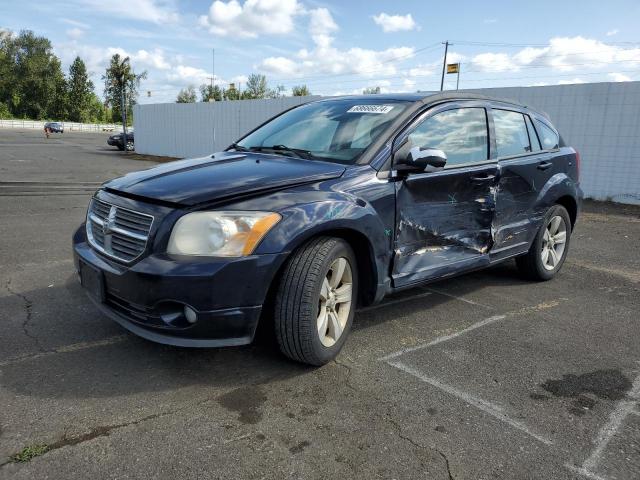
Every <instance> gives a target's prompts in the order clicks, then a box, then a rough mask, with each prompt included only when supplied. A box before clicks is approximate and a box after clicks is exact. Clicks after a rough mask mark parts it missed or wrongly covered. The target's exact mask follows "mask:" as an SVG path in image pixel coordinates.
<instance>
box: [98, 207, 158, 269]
mask: <svg viewBox="0 0 640 480" xmlns="http://www.w3.org/2000/svg"><path fill="white" fill-rule="evenodd" d="M152 223H153V217H152V216H151V215H147V214H146V213H140V212H135V211H133V210H129V209H127V208H123V207H118V206H116V205H111V204H110V203H107V202H103V201H102V200H98V199H97V198H94V199H92V200H91V205H89V212H88V214H87V238H88V239H89V243H90V244H91V246H93V248H95V249H96V250H98V251H99V252H101V253H104V254H105V255H108V256H109V257H113V258H116V259H118V260H122V261H125V262H132V261H134V260H135V259H136V258H138V257H139V256H140V255H142V253H143V252H144V249H145V247H146V246H147V240H148V238H149V231H150V230H151V224H152Z"/></svg>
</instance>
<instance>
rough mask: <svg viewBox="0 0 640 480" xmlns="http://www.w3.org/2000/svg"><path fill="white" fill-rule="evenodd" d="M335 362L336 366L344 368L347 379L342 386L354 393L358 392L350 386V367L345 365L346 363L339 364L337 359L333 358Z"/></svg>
mask: <svg viewBox="0 0 640 480" xmlns="http://www.w3.org/2000/svg"><path fill="white" fill-rule="evenodd" d="M333 361H334V362H335V364H336V365H338V366H340V367H342V368H345V369H346V370H347V378H346V380H345V382H344V384H345V385H346V386H347V387H349V388H350V389H351V390H353V391H354V392H359V391H360V390H359V389H358V388H356V387H354V386H353V385H351V373H352V372H351V367H350V366H349V365H347V364H346V363H343V362H341V361H340V360H338V359H337V358H335V359H334V360H333Z"/></svg>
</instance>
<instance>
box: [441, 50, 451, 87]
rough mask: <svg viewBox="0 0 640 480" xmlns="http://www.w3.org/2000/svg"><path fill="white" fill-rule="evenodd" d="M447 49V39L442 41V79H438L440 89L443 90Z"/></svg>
mask: <svg viewBox="0 0 640 480" xmlns="http://www.w3.org/2000/svg"><path fill="white" fill-rule="evenodd" d="M448 51H449V40H447V41H446V42H444V60H443V61H442V80H441V81H440V91H442V90H444V74H445V73H446V70H447V52H448Z"/></svg>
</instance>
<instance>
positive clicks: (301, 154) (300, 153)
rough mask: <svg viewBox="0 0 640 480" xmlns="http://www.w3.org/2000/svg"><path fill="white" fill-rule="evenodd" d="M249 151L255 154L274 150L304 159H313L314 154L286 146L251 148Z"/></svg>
mask: <svg viewBox="0 0 640 480" xmlns="http://www.w3.org/2000/svg"><path fill="white" fill-rule="evenodd" d="M249 150H252V151H254V152H261V151H262V150H273V151H274V152H290V153H293V154H294V155H295V156H297V157H299V158H304V159H310V158H313V153H311V152H310V151H309V150H304V149H302V148H291V147H287V146H286V145H273V146H271V147H265V146H258V147H249Z"/></svg>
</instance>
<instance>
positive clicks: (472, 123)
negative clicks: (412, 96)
mask: <svg viewBox="0 0 640 480" xmlns="http://www.w3.org/2000/svg"><path fill="white" fill-rule="evenodd" d="M409 141H410V142H411V144H412V145H413V146H417V147H423V148H437V149H440V150H442V151H443V152H444V153H446V154H447V165H448V166H449V165H460V164H463V163H473V162H482V161H485V160H487V159H488V158H489V152H488V135H487V114H486V112H485V109H484V108H457V109H454V110H446V111H444V112H440V113H436V114H435V115H434V116H432V117H429V118H427V119H426V120H424V121H423V122H422V123H421V124H419V125H418V126H417V127H416V129H415V130H414V131H413V132H411V133H410V134H409Z"/></svg>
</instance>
